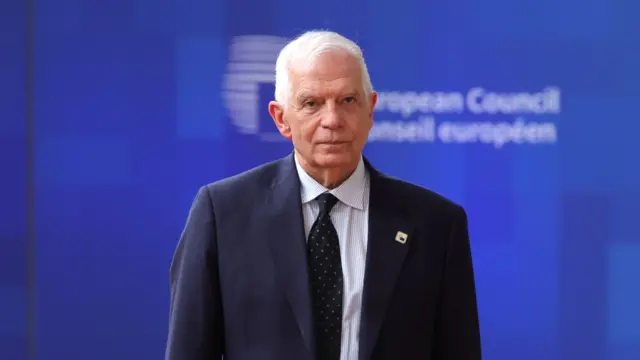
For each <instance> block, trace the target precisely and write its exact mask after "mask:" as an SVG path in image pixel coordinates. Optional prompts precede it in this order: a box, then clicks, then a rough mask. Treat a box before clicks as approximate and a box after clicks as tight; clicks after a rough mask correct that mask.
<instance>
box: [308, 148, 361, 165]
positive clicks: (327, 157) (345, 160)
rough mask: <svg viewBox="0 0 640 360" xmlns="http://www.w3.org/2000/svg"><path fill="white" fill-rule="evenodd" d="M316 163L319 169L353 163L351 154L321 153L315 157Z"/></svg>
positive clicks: (345, 152) (343, 152)
mask: <svg viewBox="0 0 640 360" xmlns="http://www.w3.org/2000/svg"><path fill="white" fill-rule="evenodd" d="M315 160H316V163H317V164H318V165H319V166H321V167H342V166H347V165H349V164H351V163H352V162H353V156H352V154H351V152H348V151H342V152H323V153H321V154H317V155H316V156H315Z"/></svg>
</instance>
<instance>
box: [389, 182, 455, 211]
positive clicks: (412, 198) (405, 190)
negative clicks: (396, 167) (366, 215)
mask: <svg viewBox="0 0 640 360" xmlns="http://www.w3.org/2000/svg"><path fill="white" fill-rule="evenodd" d="M382 177H383V178H384V180H385V182H386V186H387V188H388V189H389V190H388V191H389V193H390V194H393V196H394V198H395V199H396V201H397V202H398V205H400V206H401V207H403V208H405V209H409V210H413V211H415V210H423V211H424V210H428V212H436V213H439V214H442V215H453V214H459V213H464V212H465V210H464V208H463V207H462V205H460V204H458V203H457V202H455V201H453V200H452V199H450V198H448V197H446V196H444V195H442V194H440V193H438V192H436V191H434V190H431V189H428V188H426V187H423V186H421V185H418V184H415V183H411V182H409V181H405V180H402V179H398V178H395V177H391V176H388V175H382Z"/></svg>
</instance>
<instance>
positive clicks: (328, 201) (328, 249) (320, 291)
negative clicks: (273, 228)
mask: <svg viewBox="0 0 640 360" xmlns="http://www.w3.org/2000/svg"><path fill="white" fill-rule="evenodd" d="M317 200H318V203H319V205H320V214H318V218H317V219H316V221H315V222H314V223H313V226H312V227H311V232H310V233H309V241H308V245H307V246H308V255H309V269H310V278H311V291H312V301H313V315H314V324H315V332H316V348H317V351H316V352H317V360H338V359H340V337H341V333H342V264H341V263H340V244H339V243H338V233H337V232H336V228H335V227H334V226H333V223H332V222H331V218H330V217H329V213H330V212H331V208H333V206H334V205H335V204H336V202H337V201H338V199H337V198H336V197H335V196H333V195H332V194H329V193H324V194H322V195H320V196H318V198H317Z"/></svg>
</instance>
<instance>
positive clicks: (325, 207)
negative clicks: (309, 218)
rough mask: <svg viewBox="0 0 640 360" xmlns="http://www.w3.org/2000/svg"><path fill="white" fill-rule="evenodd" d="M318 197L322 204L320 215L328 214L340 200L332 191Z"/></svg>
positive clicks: (319, 202)
mask: <svg viewBox="0 0 640 360" xmlns="http://www.w3.org/2000/svg"><path fill="white" fill-rule="evenodd" d="M317 199H318V204H319V205H320V215H328V214H329V213H330V212H331V209H332V208H333V206H334V205H335V204H336V203H337V202H338V198H337V197H335V196H333V194H330V193H324V194H321V195H320V196H318V198H317Z"/></svg>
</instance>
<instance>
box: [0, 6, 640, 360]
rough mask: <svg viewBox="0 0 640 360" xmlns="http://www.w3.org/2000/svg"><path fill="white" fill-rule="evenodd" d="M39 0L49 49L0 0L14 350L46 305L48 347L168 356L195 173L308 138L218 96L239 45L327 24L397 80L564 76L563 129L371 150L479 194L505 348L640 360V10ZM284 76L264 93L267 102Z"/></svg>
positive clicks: (500, 350)
mask: <svg viewBox="0 0 640 360" xmlns="http://www.w3.org/2000/svg"><path fill="white" fill-rule="evenodd" d="M33 1H34V3H33V9H34V14H33V15H34V19H35V25H34V26H35V28H34V29H33V31H34V43H33V44H28V43H25V31H26V30H25V29H27V26H26V24H27V16H26V13H25V6H24V4H23V3H18V2H2V4H1V5H0V48H2V49H3V52H2V65H1V66H0V79H2V80H1V81H2V84H1V85H0V114H1V115H2V121H1V123H0V140H1V141H0V162H1V166H2V169H3V170H4V176H2V180H1V184H2V186H1V187H0V198H1V199H2V201H0V358H2V359H23V358H24V357H25V354H26V344H27V338H28V335H29V333H28V329H29V327H28V326H27V323H26V320H25V319H26V313H27V311H32V312H33V314H35V330H34V331H35V333H34V334H31V335H32V336H34V337H35V344H36V353H37V358H38V359H39V360H60V359H66V360H76V359H77V360H81V359H91V360H113V359H118V360H134V359H135V360H141V359H149V360H151V359H161V358H162V357H163V352H164V344H165V339H166V331H167V315H168V305H169V292H168V291H169V289H168V268H169V263H170V260H171V256H172V254H173V250H174V248H175V246H176V241H177V238H178V236H179V233H180V231H181V230H182V226H183V224H184V221H185V218H186V215H187V211H188V209H189V206H190V205H191V201H192V199H193V196H194V195H195V192H196V190H197V188H198V187H199V186H200V185H202V184H205V183H208V182H211V181H215V180H217V179H220V178H222V177H225V176H228V175H232V174H235V173H238V172H240V171H243V170H246V169H248V168H250V167H252V166H254V165H257V164H259V163H261V162H265V161H270V160H273V159H275V158H276V157H279V156H283V155H285V154H286V153H288V152H289V151H290V147H289V145H288V144H286V143H273V142H265V141H261V140H260V139H259V138H258V137H256V136H251V135H242V134H239V133H238V132H237V131H236V130H235V128H234V127H233V126H232V125H231V121H230V119H229V118H228V116H227V111H226V110H225V108H224V102H223V99H222V96H221V91H222V86H223V80H224V79H223V76H224V72H225V69H226V62H227V57H228V46H229V42H230V39H231V38H232V37H234V36H239V35H252V34H267V35H276V36H285V37H291V36H294V35H296V34H298V33H299V32H301V31H304V30H307V29H311V28H326V29H332V30H336V31H339V32H341V33H343V34H345V35H347V36H349V37H351V38H353V39H355V40H357V41H358V42H359V43H360V44H361V45H362V47H363V49H364V51H365V56H366V58H367V61H368V64H369V70H370V72H371V75H372V79H373V82H374V86H375V87H376V88H377V89H379V90H381V91H405V92H406V91H424V90H459V89H469V88H471V87H473V86H484V87H486V88H489V89H495V90H497V91H536V90H538V89H541V88H543V87H545V86H547V85H555V86H558V87H559V88H560V89H561V91H562V112H561V113H560V114H559V115H558V116H555V117H553V119H552V120H550V121H552V122H554V123H555V124H556V126H557V129H558V142H557V143H555V144H547V145H535V146H534V145H513V144H511V145H507V146H505V147H503V148H502V149H495V148H493V147H490V146H486V145H480V144H442V143H388V142H387V143H385V142H380V143H377V142H376V143H372V144H371V145H369V146H368V147H367V149H366V152H367V155H368V156H369V157H370V159H371V160H372V162H373V163H374V164H375V165H376V166H377V167H379V168H380V169H382V170H383V171H385V172H387V173H389V174H391V175H394V176H397V177H401V178H404V179H406V180H409V181H413V182H416V183H419V184H421V185H424V186H427V187H430V188H432V189H433V190H436V191H438V192H440V193H442V194H443V195H445V196H448V197H450V198H451V199H453V200H455V201H457V202H459V203H461V204H462V205H463V206H465V208H466V209H467V210H468V213H469V219H470V232H471V236H472V242H473V251H474V256H475V266H476V274H477V284H478V296H479V307H480V315H481V324H482V335H483V348H484V354H485V358H486V359H492V360H511V359H518V360H540V359H545V360H567V359H575V360H605V359H606V360H631V359H636V360H637V359H638V358H640V325H638V324H640V285H639V284H640V282H639V280H638V279H639V278H640V230H638V226H637V224H638V219H637V217H638V215H639V214H640V190H638V184H639V183H640V165H639V164H640V161H639V160H638V155H640V141H638V136H639V134H640V123H639V122H638V121H637V116H638V111H637V109H638V106H639V105H638V104H640V90H639V85H638V84H640V71H638V64H640V46H639V45H638V44H639V42H638V39H640V25H638V24H640V22H638V20H637V14H638V13H639V12H640V5H638V4H636V3H633V2H629V1H626V0H593V1H589V2H584V1H578V0H554V1H551V0H542V1H541V0H537V1H520V2H517V1H515V2H514V1H509V0H485V1H471V0H451V1H445V2H442V1H422V0H397V1H380V0H373V1H371V0H370V1H365V0H356V1H349V2H344V1H338V0H327V1H323V2H300V1H293V0H233V1H232V0H226V1H225V0H208V1H202V0H180V1H178V0H162V1H151V0H111V1H81V0H58V1H53V0H33ZM27 46H32V50H33V53H34V57H33V61H34V65H33V67H32V68H30V69H28V68H26V65H25V64H26V60H27V59H26V58H25V56H26V55H25V54H26V50H27ZM7 49H11V51H7ZM14 50H15V51H14ZM27 70H28V71H31V72H32V74H33V76H34V78H35V83H33V84H31V85H33V91H34V94H35V99H34V103H33V104H27V103H26V98H25V95H24V94H25V93H26V89H25V86H27V84H25V74H26V71H27ZM272 91H273V88H272V87H270V86H266V87H263V88H261V90H260V94H261V96H260V102H261V104H266V102H267V101H268V100H269V96H270V94H271V92H272ZM27 106H30V107H31V109H32V110H33V111H34V114H35V124H34V129H31V130H32V131H33V133H32V135H33V136H34V137H35V145H34V148H33V149H27V147H26V143H25V138H26V133H25V131H26V129H27V126H26V125H25V120H24V119H25V115H26V109H28V108H27ZM386 115H388V114H384V113H382V114H376V116H386ZM267 116H268V115H267V113H266V108H265V107H264V106H263V107H262V108H261V122H262V123H265V124H266V123H268V118H267ZM445 116H450V115H445ZM451 117H452V118H455V117H456V116H453V115H451ZM462 118H463V121H464V120H465V118H464V115H462ZM491 119H501V118H500V117H499V116H495V117H491ZM542 119H544V117H542V116H541V117H538V118H537V121H542ZM30 151H33V154H34V155H35V159H34V161H33V163H29V162H26V160H25V159H26V156H27V154H29V152H30ZM26 166H32V170H33V171H34V174H35V178H34V179H32V180H33V183H34V188H33V189H27V185H26V184H28V182H27V180H28V179H26V176H27V174H28V172H27V168H26ZM28 191H34V193H35V203H33V204H27V201H26V198H27V197H26V194H27V193H28ZM27 206H31V207H32V209H33V210H34V212H35V217H34V218H33V219H28V218H27V214H28V211H27ZM28 220H31V222H30V223H32V224H34V225H33V226H35V229H34V230H35V234H36V240H37V244H36V245H37V246H36V249H35V253H34V254H27V240H26V236H27V235H26V234H27V230H26V229H27V223H28ZM28 255H30V256H33V257H34V258H35V260H36V262H35V271H36V279H37V285H36V291H35V308H34V309H28V307H27V304H28V301H27V299H28V294H29V292H28V288H27V256H28Z"/></svg>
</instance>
